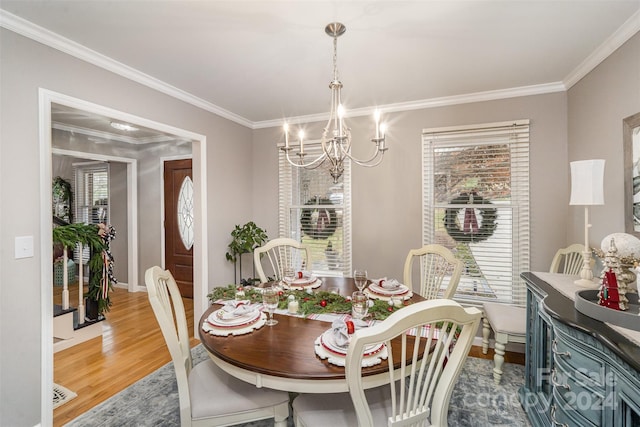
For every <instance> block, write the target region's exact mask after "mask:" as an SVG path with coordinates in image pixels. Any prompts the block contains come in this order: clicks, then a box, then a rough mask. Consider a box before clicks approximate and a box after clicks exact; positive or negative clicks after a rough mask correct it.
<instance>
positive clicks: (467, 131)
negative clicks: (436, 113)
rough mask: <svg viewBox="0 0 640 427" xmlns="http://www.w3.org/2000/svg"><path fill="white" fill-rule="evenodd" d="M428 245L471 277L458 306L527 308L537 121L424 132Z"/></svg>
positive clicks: (425, 236)
mask: <svg viewBox="0 0 640 427" xmlns="http://www.w3.org/2000/svg"><path fill="white" fill-rule="evenodd" d="M422 148H423V209H422V212H423V214H422V215H423V243H424V244H430V243H437V244H441V245H443V246H446V247H447V248H449V249H451V250H452V251H453V252H454V253H455V254H456V257H457V258H459V259H460V260H462V261H463V263H464V266H465V268H464V270H463V273H462V277H461V279H460V283H459V285H458V289H457V292H456V295H455V297H454V298H455V299H456V300H457V301H459V302H463V303H467V304H471V305H480V304H482V303H483V302H485V301H494V302H502V303H505V304H512V305H524V303H525V298H526V296H525V287H524V283H523V281H522V279H520V273H521V272H523V271H527V270H528V269H529V235H530V233H529V121H528V120H520V121H517V122H508V123H507V122H505V123H493V124H487V125H474V126H468V127H454V128H440V129H427V130H424V131H423V137H422Z"/></svg>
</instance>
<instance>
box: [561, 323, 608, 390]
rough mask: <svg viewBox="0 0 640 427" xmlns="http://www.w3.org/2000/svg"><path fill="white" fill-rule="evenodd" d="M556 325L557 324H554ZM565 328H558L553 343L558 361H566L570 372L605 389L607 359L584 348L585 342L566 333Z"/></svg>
mask: <svg viewBox="0 0 640 427" xmlns="http://www.w3.org/2000/svg"><path fill="white" fill-rule="evenodd" d="M554 326H555V325H554ZM562 329H563V328H556V329H555V330H554V332H555V338H554V343H553V354H554V359H555V360H556V361H560V363H565V364H566V365H568V367H569V368H571V371H569V372H568V373H570V374H573V373H574V374H575V376H576V378H583V379H585V380H588V381H590V382H592V383H593V384H594V385H595V386H597V387H600V388H601V389H602V390H604V387H605V385H606V384H605V382H606V375H605V373H606V370H605V361H604V360H601V359H599V358H597V357H596V354H590V353H587V352H586V349H585V350H583V349H582V347H583V346H584V345H585V343H584V342H579V341H577V340H574V339H573V338H572V337H570V336H568V335H567V334H565V333H564V330H562ZM592 353H593V350H592Z"/></svg>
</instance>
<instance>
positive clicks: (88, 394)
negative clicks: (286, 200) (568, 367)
mask: <svg viewBox="0 0 640 427" xmlns="http://www.w3.org/2000/svg"><path fill="white" fill-rule="evenodd" d="M60 291H61V288H59V287H56V288H54V303H56V304H59V303H60V301H61V298H60ZM111 295H112V301H113V306H112V308H111V311H110V312H109V313H107V315H106V318H107V319H106V320H105V321H104V322H103V331H104V334H103V336H102V338H95V339H93V340H90V341H87V342H85V343H82V344H79V345H77V346H75V347H72V348H69V349H66V350H62V351H60V352H58V353H55V354H54V373H53V380H54V382H55V383H57V384H60V385H62V386H64V387H66V388H68V389H69V390H72V391H74V392H75V393H77V394H78V397H76V398H75V399H73V400H71V401H70V402H68V403H66V404H64V405H62V406H60V407H59V408H57V409H55V410H54V411H53V425H54V427H61V426H63V425H64V424H66V423H67V422H69V421H71V420H72V419H74V418H75V417H77V416H78V415H80V414H82V413H84V412H86V411H88V410H89V409H91V408H93V407H94V406H96V405H98V404H99V403H101V402H103V401H104V400H106V399H108V398H109V397H111V396H113V395H115V394H117V393H118V392H119V391H121V390H124V389H125V388H127V387H128V386H130V385H131V384H133V383H134V382H136V381H138V380H139V379H141V378H143V377H145V376H147V375H149V374H150V373H152V372H153V371H155V370H156V369H158V368H160V367H161V366H163V365H165V364H166V363H168V362H169V361H170V360H171V358H170V356H169V351H168V350H167V347H166V345H165V342H164V338H163V337H162V334H161V333H160V331H159V329H157V322H156V319H155V316H154V315H153V311H152V310H151V306H150V305H149V300H148V298H147V294H146V292H137V293H129V292H127V290H126V289H119V288H116V289H115V290H114V292H113V293H112V294H111ZM77 298H78V297H77V288H76V290H75V295H74V293H73V290H72V291H71V296H70V300H71V301H74V302H75V301H77ZM183 301H184V305H185V310H186V312H187V320H188V324H189V330H193V300H190V299H186V298H185V299H183ZM198 343H199V341H198V340H197V339H195V338H192V340H191V346H192V347H193V346H194V345H196V344H198ZM469 354H470V355H471V356H473V357H480V358H485V359H492V358H493V349H490V350H489V354H487V355H484V354H482V349H481V348H480V347H472V348H471V352H470V353H469ZM505 361H506V362H510V363H520V364H524V354H521V353H509V352H507V353H506V354H505Z"/></svg>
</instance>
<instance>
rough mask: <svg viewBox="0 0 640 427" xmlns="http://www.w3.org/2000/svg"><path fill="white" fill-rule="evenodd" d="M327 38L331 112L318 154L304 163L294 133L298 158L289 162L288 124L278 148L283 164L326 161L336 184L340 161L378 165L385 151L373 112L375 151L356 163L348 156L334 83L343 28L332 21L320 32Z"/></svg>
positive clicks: (338, 85) (347, 135)
mask: <svg viewBox="0 0 640 427" xmlns="http://www.w3.org/2000/svg"><path fill="white" fill-rule="evenodd" d="M324 31H325V32H326V33H327V35H329V36H331V37H333V81H331V83H329V89H331V110H330V112H329V121H328V122H327V125H326V126H325V128H324V131H323V132H322V138H321V140H320V143H321V146H322V154H320V155H319V156H318V157H316V158H315V159H313V160H310V161H306V160H305V156H306V154H307V153H305V151H304V138H305V135H304V131H302V130H300V131H299V132H298V152H297V153H295V154H296V155H297V156H298V159H297V161H293V160H291V157H290V151H291V150H293V145H292V144H291V142H290V141H289V125H288V123H285V124H284V147H282V148H280V149H281V150H282V151H283V152H284V153H285V155H286V157H287V161H288V162H289V163H291V165H293V166H295V167H302V168H308V169H315V168H317V167H318V166H320V165H321V164H323V163H324V162H325V161H329V163H330V165H329V172H330V173H331V176H332V177H333V181H334V182H335V183H337V182H338V180H339V179H340V177H341V176H342V173H343V172H344V161H345V159H347V158H349V159H351V160H352V161H354V162H355V163H356V164H358V165H360V166H366V167H373V166H377V165H379V164H380V162H382V158H383V156H384V152H385V151H387V147H386V146H385V125H384V124H382V123H381V122H380V111H378V110H376V112H375V114H374V117H375V127H376V130H375V137H373V138H371V141H372V142H373V143H374V144H375V147H376V148H375V152H374V153H373V155H372V156H371V157H370V158H369V159H367V160H358V159H356V158H354V157H353V156H352V155H351V129H349V128H348V127H347V126H346V125H345V123H344V117H345V109H344V106H343V105H342V101H341V98H340V91H341V89H342V83H341V82H340V80H338V66H337V59H338V37H340V36H341V35H342V34H344V32H345V31H346V27H345V26H344V25H343V24H341V23H339V22H333V23H331V24H329V25H327V26H326V27H325V29H324Z"/></svg>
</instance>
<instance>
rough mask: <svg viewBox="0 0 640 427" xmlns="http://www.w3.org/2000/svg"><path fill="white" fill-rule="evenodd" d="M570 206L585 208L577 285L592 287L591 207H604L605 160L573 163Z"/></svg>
mask: <svg viewBox="0 0 640 427" xmlns="http://www.w3.org/2000/svg"><path fill="white" fill-rule="evenodd" d="M569 205H578V206H584V248H585V250H584V252H583V253H582V257H583V262H582V270H580V279H579V280H576V281H575V284H576V285H580V286H588V287H591V286H593V285H595V283H594V282H593V271H592V270H591V249H589V227H591V224H589V206H592V205H604V160H602V159H597V160H580V161H576V162H571V200H570V201H569Z"/></svg>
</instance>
